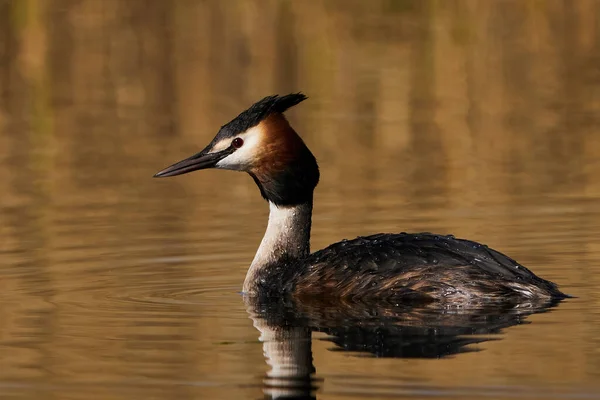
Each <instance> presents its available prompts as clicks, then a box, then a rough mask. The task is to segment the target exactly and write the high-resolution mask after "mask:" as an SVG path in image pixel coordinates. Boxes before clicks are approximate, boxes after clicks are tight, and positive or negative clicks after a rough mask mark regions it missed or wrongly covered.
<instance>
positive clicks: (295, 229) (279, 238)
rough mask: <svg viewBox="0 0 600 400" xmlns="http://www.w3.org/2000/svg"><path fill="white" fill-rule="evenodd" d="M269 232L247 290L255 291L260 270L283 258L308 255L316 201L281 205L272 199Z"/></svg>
mask: <svg viewBox="0 0 600 400" xmlns="http://www.w3.org/2000/svg"><path fill="white" fill-rule="evenodd" d="M269 207H270V212H269V222H268V224H267V231H266V232H265V236H264V237H263V239H262V241H261V242H260V246H259V248H258V251H257V252H256V255H255V256H254V260H252V264H251V265H250V269H248V273H247V274H246V280H245V281H244V288H243V291H244V292H245V293H252V292H253V288H254V282H255V280H256V279H257V276H258V273H259V272H260V270H261V269H262V268H263V267H265V266H267V265H269V264H272V263H276V262H278V261H280V260H281V259H283V258H297V259H300V258H304V257H306V256H308V255H309V253H310V225H311V216H312V203H304V204H298V205H294V206H286V207H283V206H281V207H280V206H277V205H275V204H273V203H271V202H269Z"/></svg>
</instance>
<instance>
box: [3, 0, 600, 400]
mask: <svg viewBox="0 0 600 400" xmlns="http://www.w3.org/2000/svg"><path fill="white" fill-rule="evenodd" d="M599 7H600V5H599V4H598V3H597V2H595V1H584V0H581V1H577V2H572V1H547V2H538V1H486V2H476V1H448V2H442V1H418V0H415V1H392V0H388V1H384V0H381V1H370V2H362V1H350V2H348V1H314V2H307V3H304V2H288V1H275V0H273V1H267V0H265V1H252V2H247V1H228V2H219V1H192V0H189V1H178V2H164V1H158V0H157V1H141V0H140V1H135V0H127V1H124V0H123V1H114V0H111V1H103V2H98V1H94V0H84V1H69V0H48V1H40V0H37V1H36V0H15V1H0V26H2V28H3V29H2V30H1V32H0V60H1V62H0V148H1V149H3V151H1V152H0V193H2V196H0V256H1V262H0V321H2V323H1V324H0V354H1V356H0V392H1V393H2V397H3V398H23V399H38V398H60V399H67V398H68V399H94V398H98V399H131V398H140V399H141V398H157V399H162V398H164V399H167V398H190V399H192V398H194V399H195V398H198V399H199V398H210V399H241V398H250V399H254V398H262V397H263V396H265V395H267V396H279V395H284V394H286V393H287V394H289V393H290V392H286V391H285V390H280V389H278V387H279V386H286V387H287V389H286V390H288V389H289V386H290V384H289V382H290V381H292V382H297V383H298V387H299V389H297V391H296V392H294V393H295V394H297V395H300V394H301V395H303V396H310V393H311V392H312V391H311V390H309V389H307V387H314V388H316V391H315V392H314V393H313V395H314V396H316V397H317V398H318V399H350V398H372V399H389V398H427V397H437V398H443V399H445V398H457V397H473V398H481V397H489V398H540V399H546V398H554V397H558V398H596V397H600V396H599V393H600V385H599V384H598V381H599V375H600V352H599V350H598V348H599V339H598V338H599V337H600V291H599V289H598V288H599V287H600V245H598V244H597V238H598V237H600V208H599V207H598V204H599V201H600V180H598V176H600V162H599V161H598V160H600V136H599V135H598V131H599V128H600V120H599V119H598V116H597V115H600V114H599V111H600V90H599V88H600V86H599V85H600V75H599V71H600V59H598V57H597V54H599V53H598V50H599V49H598V47H599V42H598V40H599V39H598V38H600V35H599V31H598V25H597V18H596V16H597V15H598V13H599V12H600V9H599ZM300 90H301V91H303V92H305V93H307V94H308V95H309V97H310V99H309V100H308V101H306V102H305V103H302V104H301V105H299V106H298V107H296V108H295V109H293V110H291V112H290V113H289V118H290V120H291V122H292V123H293V125H294V126H295V127H296V128H297V130H298V132H299V133H300V134H301V135H302V137H303V138H304V139H305V141H306V142H307V144H308V145H309V146H310V148H311V149H312V150H313V152H314V153H315V155H316V156H317V158H318V160H319V163H320V166H321V175H322V179H321V183H320V186H319V187H318V189H317V192H316V197H315V214H314V219H313V240H312V246H313V249H319V248H322V247H324V246H326V245H327V244H329V243H332V242H334V241H337V240H340V239H343V238H353V237H355V236H357V235H365V234H369V233H376V232H382V231H383V232H386V231H387V232H399V231H409V232H418V231H433V232H437V233H453V234H455V235H456V236H458V237H465V238H469V239H473V240H477V241H480V242H482V243H486V244H488V245H490V246H492V247H494V248H496V249H499V250H501V251H503V252H505V253H507V254H509V255H510V256H512V257H514V258H516V259H517V260H518V261H520V262H521V263H523V264H524V265H526V266H528V267H530V268H531V269H532V270H534V271H535V272H536V273H538V274H539V275H541V276H543V277H545V278H547V279H550V280H553V281H555V282H558V283H559V284H560V285H561V288H562V289H563V290H564V291H566V292H567V293H570V294H572V295H575V296H577V298H575V299H570V300H568V301H566V302H564V303H562V304H560V305H559V306H558V307H556V308H552V309H550V310H546V312H543V313H537V314H534V315H528V311H514V312H510V313H500V314H498V313H496V314H494V313H491V314H490V313H487V314H485V315H480V314H477V313H475V314H469V313H468V312H467V313H465V312H462V313H461V312H457V313H454V314H452V313H450V312H444V313H440V314H438V315H434V316H432V315H431V313H428V312H421V311H415V310H399V309H392V310H386V312H387V313H389V314H391V321H390V320H389V319H386V320H384V321H382V318H384V319H385V317H386V316H389V315H388V314H386V313H383V314H382V313H380V314H378V315H375V316H374V315H373V310H359V311H365V313H370V314H369V317H367V318H358V320H357V319H356V316H354V317H353V318H354V319H352V318H349V317H348V316H347V315H346V316H343V315H342V316H339V315H337V314H336V312H338V311H336V310H316V311H315V310H309V312H308V314H306V313H305V314H303V316H304V317H305V320H303V321H302V323H296V324H295V325H294V323H289V321H290V320H289V318H288V317H290V316H289V315H288V316H287V317H286V318H288V319H286V318H283V317H282V314H281V312H280V311H278V312H275V313H273V312H272V310H264V309H262V310H260V309H259V310H255V309H252V308H251V307H250V308H249V307H248V306H247V305H246V304H245V303H244V301H243V299H242V297H241V296H240V294H239V290H240V288H241V283H242V281H243V278H244V275H245V271H246V269H247V267H248V265H249V262H250V261H251V260H252V257H253V255H254V251H255V249H256V248H257V246H258V243H259V242H260V239H261V237H262V234H263V231H264V228H265V224H266V218H267V213H268V207H267V206H266V204H265V203H264V202H263V200H262V199H261V198H260V196H259V193H258V190H257V189H256V187H255V186H254V183H253V182H252V180H251V179H250V178H249V177H248V176H246V175H244V174H239V173H233V172H224V171H204V172H201V173H195V174H191V175H185V176H181V177H177V178H172V179H164V180H156V179H152V178H151V177H152V175H153V174H154V173H155V172H157V171H158V170H160V169H161V168H163V167H165V166H167V165H169V164H170V163H172V162H174V161H177V160H179V159H181V158H183V157H186V156H188V155H191V154H193V153H194V152H195V151H197V150H199V149H201V148H203V147H204V145H205V144H206V143H207V142H208V141H209V140H210V139H211V138H212V136H213V135H214V134H215V133H216V131H217V130H218V128H219V127H220V126H221V125H222V124H224V123H225V122H227V121H229V120H230V119H231V118H233V117H234V116H235V115H237V113H239V112H240V111H241V110H243V109H244V108H246V107H247V106H248V105H250V104H251V103H252V102H254V101H256V100H258V99H260V98H261V97H263V96H265V95H269V94H273V93H282V94H283V93H287V92H291V91H300ZM307 315H308V317H307ZM292 317H296V315H292ZM278 318H279V319H278ZM307 320H308V321H309V322H306V321H307ZM286 323H287V327H286V328H282V325H285V324H286ZM398 326H402V327H404V328H402V329H399V328H398ZM311 327H312V328H311ZM313 328H319V329H317V330H318V332H312V333H311V330H312V329H313ZM259 337H260V338H262V341H261V340H259ZM263 351H264V352H265V354H266V356H267V359H265V355H264V354H263ZM278 355H279V356H280V358H277V356H278ZM311 357H312V362H311V360H310V358H311ZM277 360H279V361H281V360H287V361H286V362H288V365H291V366H292V367H293V368H291V369H292V370H293V373H295V374H297V376H296V377H294V376H292V377H290V376H288V377H286V378H284V379H281V377H280V376H279V377H274V376H273V372H269V371H270V370H271V369H272V368H273V364H277ZM269 363H270V364H269ZM312 368H314V369H315V371H316V372H315V373H314V375H313V377H312V378H311V379H309V380H307V379H305V378H306V376H307V375H308V374H310V373H311V372H312ZM284 370H286V369H284ZM287 371H288V372H289V371H290V368H288V369H287ZM292 375H293V374H292ZM296 378H297V379H296ZM286 379H287V381H286ZM282 380H283V381H284V384H283V385H279V386H278V382H280V381H282ZM286 382H287V383H286ZM274 387H275V389H274ZM278 390H279V391H278Z"/></svg>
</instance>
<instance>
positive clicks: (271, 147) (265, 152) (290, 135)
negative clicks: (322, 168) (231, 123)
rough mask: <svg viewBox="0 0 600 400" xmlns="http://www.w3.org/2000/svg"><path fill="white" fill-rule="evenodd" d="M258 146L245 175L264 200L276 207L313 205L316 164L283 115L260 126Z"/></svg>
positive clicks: (272, 115)
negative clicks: (250, 177) (259, 191)
mask: <svg viewBox="0 0 600 400" xmlns="http://www.w3.org/2000/svg"><path fill="white" fill-rule="evenodd" d="M258 128H259V130H260V132H261V135H262V137H261V143H260V146H259V147H258V150H257V153H256V155H255V157H254V162H253V163H252V166H251V167H250V168H249V169H248V172H249V173H250V175H252V177H253V178H254V180H255V181H256V183H257V185H258V187H259V188H260V190H261V194H262V195H263V197H264V198H265V199H267V200H269V201H271V202H272V203H274V204H276V205H283V206H288V205H294V204H301V203H305V202H312V194H313V190H314V188H315V187H316V186H317V183H318V182H319V168H318V166H317V161H316V159H315V157H314V156H313V154H312V153H311V152H310V150H309V149H308V147H306V145H305V144H304V142H303V141H302V139H301V138H300V136H298V134H297V133H296V131H294V129H293V128H292V127H291V126H290V124H289V122H288V121H287V120H286V119H285V117H284V116H283V115H282V114H279V113H277V114H271V115H269V116H268V117H267V118H265V119H264V120H263V121H261V122H260V124H259V125H258Z"/></svg>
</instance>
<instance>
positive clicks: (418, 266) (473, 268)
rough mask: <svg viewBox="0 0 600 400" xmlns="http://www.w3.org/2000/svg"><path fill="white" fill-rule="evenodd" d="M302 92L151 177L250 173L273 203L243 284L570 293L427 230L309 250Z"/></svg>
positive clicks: (251, 115)
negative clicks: (295, 111)
mask: <svg viewBox="0 0 600 400" xmlns="http://www.w3.org/2000/svg"><path fill="white" fill-rule="evenodd" d="M305 98H306V97H305V96H304V95H302V94H291V95H287V96H281V97H280V96H271V97H266V98H264V99H262V100H261V101H259V102H257V103H255V104H254V105H252V106H251V107H250V108H249V109H248V110H246V111H244V112H243V113H241V114H240V115H239V116H238V117H236V118H235V119H234V120H232V121H231V122H230V123H228V124H226V125H224V126H223V127H222V128H221V130H220V131H219V133H218V134H217V136H216V137H215V139H213V141H212V142H211V143H210V144H209V145H208V146H207V147H206V148H205V149H204V150H202V151H201V152H200V153H198V154H196V155H194V156H192V157H189V158H187V159H185V160H183V161H180V162H178V163H176V164H174V165H172V166H170V167H168V168H166V169H165V170H163V171H161V172H159V173H158V174H156V176H158V177H162V176H174V175H179V174H183V173H187V172H191V171H194V170H197V169H204V168H211V167H212V168H221V169H231V170H238V171H245V172H248V173H249V174H250V175H251V176H252V178H253V179H254V181H255V182H256V184H257V185H258V187H259V189H260V192H261V194H262V196H263V197H264V198H265V199H266V200H267V201H269V204H270V214H269V222H268V225H267V231H266V233H265V236H264V237H263V240H262V242H261V244H260V247H259V249H258V251H257V253H256V256H255V257H254V260H253V261H252V264H251V266H250V268H249V270H248V273H247V275H246V279H245V281H244V286H243V291H244V293H246V294H247V295H248V296H260V297H286V298H290V297H291V298H294V299H296V300H298V301H304V300H305V299H314V298H327V299H329V300H330V301H335V299H338V300H347V299H370V300H375V301H377V300H380V299H381V300H383V299H385V300H393V301H395V302H402V301H427V302H434V301H437V302H440V301H441V302H450V303H456V304H484V303H512V304H515V303H540V302H547V301H549V300H555V299H560V298H564V297H566V296H565V295H564V294H563V293H562V292H560V291H559V290H558V288H557V286H556V285H555V284H554V283H552V282H550V281H547V280H544V279H542V278H539V277H538V276H536V275H535V274H534V273H533V272H531V271H529V270H528V269H527V268H525V267H523V266H522V265H520V264H519V263H517V262H516V261H514V260H513V259H511V258H509V257H507V256H505V255H503V254H501V253H499V252H497V251H495V250H492V249H490V248H488V247H487V246H485V245H481V244H479V243H476V242H472V241H468V240H461V239H456V238H454V237H453V236H442V235H435V234H430V233H421V234H407V233H399V234H376V235H372V236H366V237H359V238H356V239H353V240H344V241H341V242H338V243H334V244H332V245H330V246H328V247H326V248H325V249H322V250H319V251H317V252H315V253H312V254H310V245H309V243H310V229H311V219H312V208H313V191H314V189H315V187H316V185H317V183H318V180H319V169H318V166H317V162H316V160H315V158H314V156H313V155H312V153H311V152H310V150H309V149H308V147H306V145H305V144H304V142H303V141H302V139H301V138H300V137H299V136H298V135H297V133H296V132H295V131H294V130H293V128H292V127H291V126H290V125H289V123H288V121H287V120H286V119H285V117H284V116H283V112H284V111H285V110H287V109H288V108H289V107H291V106H293V105H295V104H297V103H299V102H301V101H303V100H304V99H305Z"/></svg>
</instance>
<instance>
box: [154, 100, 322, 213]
mask: <svg viewBox="0 0 600 400" xmlns="http://www.w3.org/2000/svg"><path fill="white" fill-rule="evenodd" d="M305 99H306V96H305V95H303V94H302V93H295V94H289V95H286V96H269V97H265V98H264V99H262V100H260V101H258V102H256V103H255V104H253V105H252V106H251V107H250V108H248V109H247V110H245V111H243V112H242V113H241V114H240V115H238V116H237V117H236V118H234V119H233V120H232V121H230V122H229V123H227V124H226V125H223V126H222V127H221V129H220V130H219V132H218V133H217V135H216V136H215V137H214V139H213V140H212V141H211V142H210V143H209V144H208V146H206V148H204V150H202V151H201V152H199V153H197V154H195V155H193V156H191V157H189V158H186V159H185V160H182V161H179V162H178V163H176V164H173V165H171V166H170V167H168V168H165V169H164V170H162V171H160V172H159V173H157V174H156V175H154V176H155V177H168V176H175V175H181V174H185V173H188V172H192V171H196V170H199V169H206V168H219V169H229V170H234V171H245V172H248V173H249V174H250V175H251V176H252V178H254V181H255V182H256V184H257V185H258V187H259V189H260V192H261V194H262V196H263V197H264V198H265V199H266V200H268V201H270V202H271V203H273V204H275V205H277V206H291V205H296V204H302V203H307V202H311V201H312V196H313V191H314V188H315V187H316V186H317V183H318V182H319V168H318V166H317V162H316V160H315V157H314V156H313V155H312V153H311V152H310V150H309V149H308V148H307V147H306V145H305V144H304V142H303V141H302V139H301V138H300V136H298V134H297V133H296V132H295V131H294V129H293V128H292V127H291V126H290V124H289V122H288V121H287V119H286V118H285V116H284V115H283V113H284V112H285V111H286V110H287V109H288V108H290V107H292V106H295V105H296V104H298V103H300V102H301V101H303V100H305Z"/></svg>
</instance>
